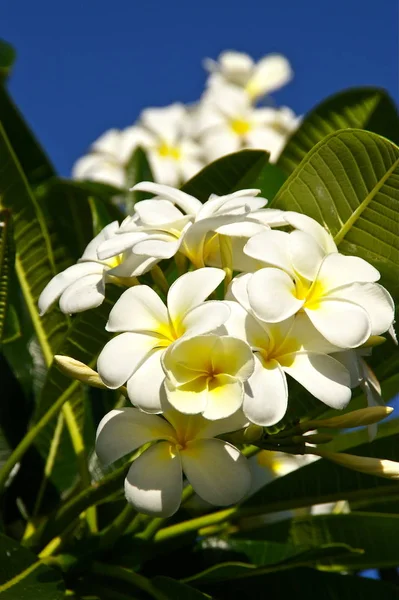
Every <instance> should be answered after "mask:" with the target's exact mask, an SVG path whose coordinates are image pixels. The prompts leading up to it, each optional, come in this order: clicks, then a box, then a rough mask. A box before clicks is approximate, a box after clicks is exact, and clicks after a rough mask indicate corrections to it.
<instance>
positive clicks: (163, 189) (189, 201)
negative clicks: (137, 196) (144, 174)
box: [132, 181, 202, 215]
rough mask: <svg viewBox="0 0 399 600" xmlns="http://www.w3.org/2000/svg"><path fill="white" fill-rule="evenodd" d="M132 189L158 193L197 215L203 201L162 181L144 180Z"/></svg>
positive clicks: (189, 212)
mask: <svg viewBox="0 0 399 600" xmlns="http://www.w3.org/2000/svg"><path fill="white" fill-rule="evenodd" d="M132 190H134V191H137V192H149V193H150V194H157V195H158V196H160V197H162V198H165V199H166V200H170V202H173V203H174V204H177V206H178V207H179V208H181V209H182V210H183V211H184V212H185V213H187V214H188V215H196V214H197V212H198V211H199V210H200V208H201V206H202V203H201V202H200V201H199V200H197V198H194V196H190V195H189V194H186V193H185V192H182V191H181V190H177V189H175V188H173V187H170V186H168V185H161V184H160V183H152V182H150V181H142V182H140V183H137V184H136V185H135V186H134V187H133V188H132Z"/></svg>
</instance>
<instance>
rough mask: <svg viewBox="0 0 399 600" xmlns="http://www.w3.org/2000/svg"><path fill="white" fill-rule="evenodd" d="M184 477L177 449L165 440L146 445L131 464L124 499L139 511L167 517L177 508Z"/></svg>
mask: <svg viewBox="0 0 399 600" xmlns="http://www.w3.org/2000/svg"><path fill="white" fill-rule="evenodd" d="M182 490H183V477H182V468H181V460H180V456H179V453H175V452H173V447H172V446H171V444H170V443H168V442H160V443H159V444H155V445H154V446H151V447H150V448H148V449H147V450H146V451H145V452H143V454H142V455H141V456H139V457H138V458H137V459H136V460H135V461H134V462H133V464H132V466H131V467H130V469H129V472H128V474H127V477H126V479H125V495H126V500H127V501H128V502H129V503H130V504H132V505H133V506H134V507H135V509H136V510H137V511H138V512H141V513H144V514H147V515H151V516H153V517H170V516H171V515H173V514H174V513H175V512H176V511H177V510H178V508H179V506H180V502H181V494H182Z"/></svg>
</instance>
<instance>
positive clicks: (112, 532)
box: [99, 504, 137, 549]
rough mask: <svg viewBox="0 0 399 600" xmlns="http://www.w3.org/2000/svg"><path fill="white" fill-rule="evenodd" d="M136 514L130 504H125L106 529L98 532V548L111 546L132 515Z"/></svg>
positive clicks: (122, 531) (128, 523) (123, 530)
mask: <svg viewBox="0 0 399 600" xmlns="http://www.w3.org/2000/svg"><path fill="white" fill-rule="evenodd" d="M136 514H137V511H136V510H135V509H134V508H133V506H132V505H131V504H126V506H125V508H124V509H123V510H122V512H121V513H120V514H119V516H118V517H117V518H116V519H115V521H113V523H111V525H109V526H108V527H107V528H106V529H104V530H103V531H101V533H100V536H99V538H100V548H101V549H104V548H108V547H110V546H113V545H114V543H115V542H116V540H117V539H118V537H119V536H120V535H122V534H123V533H124V532H125V530H126V528H127V527H128V526H129V525H130V523H131V522H132V520H133V517H134V516H135V515H136Z"/></svg>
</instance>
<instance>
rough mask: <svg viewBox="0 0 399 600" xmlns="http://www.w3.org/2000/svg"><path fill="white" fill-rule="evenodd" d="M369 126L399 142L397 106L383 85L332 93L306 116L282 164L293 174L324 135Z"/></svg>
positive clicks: (294, 135) (279, 163)
mask: <svg viewBox="0 0 399 600" xmlns="http://www.w3.org/2000/svg"><path fill="white" fill-rule="evenodd" d="M348 127H350V128H356V129H367V130H368V131H373V132H374V133H378V134H380V135H383V136H384V137H387V138H388V139H391V140H392V141H393V142H395V143H399V115H398V111H397V108H396V106H395V104H394V102H393V101H392V99H391V98H390V96H389V95H388V94H387V92H386V91H385V90H383V89H380V88H372V87H370V88H350V89H348V90H344V91H342V92H339V93H338V94H334V95H333V96H330V97H329V98H327V99H326V100H324V101H323V102H322V103H321V104H319V105H318V106H316V107H315V108H314V109H313V110H312V111H310V113H308V114H307V115H306V116H305V118H304V119H303V121H302V123H301V125H300V127H299V128H298V129H297V131H296V132H295V133H294V134H293V135H292V137H291V138H290V139H289V140H288V143H287V145H286V146H285V148H284V150H283V152H282V154H281V156H280V158H279V160H278V163H277V164H278V166H279V167H281V169H282V170H283V171H284V172H285V173H287V174H288V175H289V174H291V173H292V172H293V171H294V169H295V168H296V167H297V166H298V165H299V163H300V162H301V160H303V159H304V158H305V156H306V154H307V153H308V152H309V151H310V150H311V149H312V148H313V146H315V145H316V144H317V143H318V142H320V141H321V140H322V139H323V138H324V137H326V136H327V135H329V134H330V133H333V132H334V131H338V130H339V129H346V128H348Z"/></svg>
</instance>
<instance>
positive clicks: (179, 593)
mask: <svg viewBox="0 0 399 600" xmlns="http://www.w3.org/2000/svg"><path fill="white" fill-rule="evenodd" d="M151 583H152V584H153V585H154V587H156V588H157V589H158V590H160V591H161V592H163V593H164V594H165V597H166V598H170V600H206V598H211V596H208V594H203V593H202V592H199V591H198V590H195V589H194V588H192V587H190V586H189V585H187V584H185V583H182V582H181V581H176V580H175V579H172V578H171V577H162V576H159V577H154V578H153V579H152V581H151Z"/></svg>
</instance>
